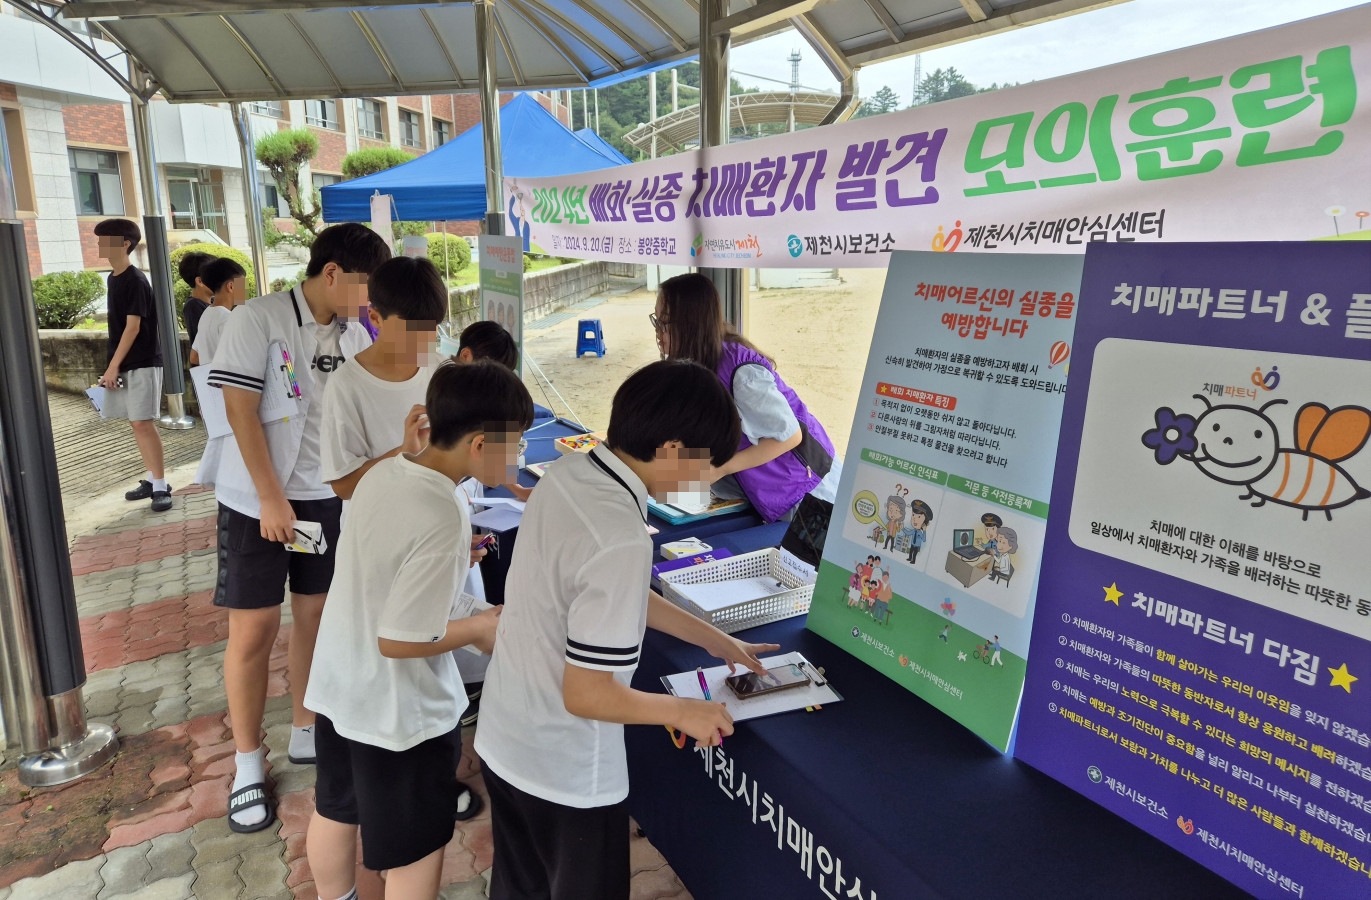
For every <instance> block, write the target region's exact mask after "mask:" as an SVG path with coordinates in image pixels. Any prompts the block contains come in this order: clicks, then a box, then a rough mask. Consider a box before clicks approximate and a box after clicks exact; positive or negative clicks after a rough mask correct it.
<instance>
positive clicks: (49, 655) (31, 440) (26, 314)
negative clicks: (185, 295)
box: [0, 157, 119, 786]
mask: <svg viewBox="0 0 1371 900" xmlns="http://www.w3.org/2000/svg"><path fill="white" fill-rule="evenodd" d="M7 159H8V157H6V160H7ZM9 178H10V174H9V171H8V168H7V167H5V166H0V181H9ZM42 360H43V357H42V353H41V351H40V350H39V347H38V318H37V312H36V310H35V308H34V305H33V292H32V285H31V284H30V282H29V278H28V250H27V247H26V245H25V240H24V228H23V226H22V225H20V224H19V223H18V222H12V221H10V222H0V682H3V686H2V687H0V703H2V704H3V712H4V716H5V733H6V739H7V740H8V741H10V742H17V743H18V744H19V746H20V749H21V751H22V753H23V758H22V759H21V760H20V763H19V780H20V781H21V782H22V783H24V784H26V785H29V786H46V785H54V784H62V783H64V782H67V781H71V780H73V779H75V778H79V777H81V776H82V775H85V774H87V773H89V772H93V771H94V770H96V769H98V768H99V767H100V766H102V765H104V764H105V763H106V762H107V761H108V760H109V759H111V758H112V757H113V756H114V754H115V752H116V751H117V750H118V749H119V742H118V740H117V739H116V738H115V736H114V729H112V728H110V727H109V726H108V725H100V724H91V725H89V726H87V724H86V720H85V711H84V705H83V703H82V700H81V685H82V684H84V683H85V680H86V667H85V660H84V657H83V655H82V652H81V629H80V625H79V624H78V622H77V617H76V590H75V588H74V586H73V584H72V578H71V560H70V557H69V556H68V554H67V529H66V523H65V521H64V520H63V518H62V491H61V488H60V487H59V486H58V480H57V457H56V454H55V453H54V452H53V443H52V420H51V419H50V418H49V416H48V405H47V388H46V386H45V383H44V379H43V361H42Z"/></svg>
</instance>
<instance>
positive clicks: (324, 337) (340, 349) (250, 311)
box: [209, 285, 371, 519]
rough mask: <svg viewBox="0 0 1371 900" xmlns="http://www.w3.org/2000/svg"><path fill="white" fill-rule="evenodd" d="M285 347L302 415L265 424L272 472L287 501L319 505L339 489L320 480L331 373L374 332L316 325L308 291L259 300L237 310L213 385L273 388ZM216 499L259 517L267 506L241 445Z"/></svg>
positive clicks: (223, 471)
mask: <svg viewBox="0 0 1371 900" xmlns="http://www.w3.org/2000/svg"><path fill="white" fill-rule="evenodd" d="M276 342H284V343H285V345H286V348H287V349H288V350H289V351H290V355H291V359H292V360H293V362H294V367H295V377H296V381H297V383H298V384H299V386H300V400H299V403H298V410H299V412H298V414H297V415H293V416H290V417H288V418H285V419H280V420H278V421H275V422H268V423H266V424H264V425H263V426H262V431H263V432H264V433H265V434H266V439H267V452H268V454H269V455H270V457H271V465H272V469H273V470H275V472H276V477H277V479H278V480H279V481H280V483H281V487H282V488H284V489H285V494H286V499H288V500H320V499H327V498H329V497H332V496H333V491H332V490H330V489H329V487H328V486H327V485H325V484H324V483H323V482H322V481H320V480H319V420H320V419H321V418H322V417H323V393H324V384H325V382H326V380H327V376H328V374H329V373H331V372H332V371H333V370H334V369H336V368H337V367H338V366H340V365H342V363H343V362H344V361H346V360H348V359H351V358H352V357H353V356H356V355H357V354H358V353H360V352H361V351H363V350H365V349H366V348H367V347H368V346H370V344H371V335H369V334H367V330H366V329H365V328H363V327H362V326H361V325H358V324H356V323H351V324H350V323H348V322H346V321H344V320H342V319H335V320H334V321H333V322H330V323H329V324H327V325H320V324H319V323H318V322H316V321H314V314H313V313H311V312H310V309H309V304H308V303H306V302H305V293H304V290H303V289H302V288H301V287H300V286H299V285H296V286H295V287H294V288H291V289H290V290H289V291H281V292H280V293H276V294H267V295H266V296H264V297H256V298H254V299H252V300H249V301H248V302H247V303H245V304H243V305H242V306H240V307H235V309H234V313H233V315H231V316H229V317H228V324H227V325H226V326H225V327H224V333H223V336H222V337H221V338H220V339H219V347H218V348H217V349H216V350H215V352H214V362H213V364H212V366H211V368H210V372H209V384H210V386H211V387H217V388H224V387H235V388H241V389H243V390H246V391H252V392H254V393H257V394H260V393H261V392H262V389H263V388H264V387H265V385H266V375H267V365H268V354H269V352H270V349H271V345H272V344H273V343H276ZM214 494H215V499H217V500H218V501H219V502H220V503H222V504H224V505H225V506H227V507H229V508H230V509H233V510H235V511H237V512H240V513H242V514H243V515H245V516H251V517H252V518H254V519H256V518H259V517H260V516H261V515H262V501H261V498H259V497H258V496H257V488H256V486H255V485H254V484H253V482H252V476H251V475H250V474H249V473H248V468H247V465H246V464H245V463H244V462H243V455H242V453H241V452H239V449H238V441H237V440H232V441H225V442H224V455H223V459H222V460H221V461H220V463H219V472H218V477H217V480H216V482H215V485H214Z"/></svg>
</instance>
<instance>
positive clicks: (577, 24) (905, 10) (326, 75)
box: [20, 0, 1124, 102]
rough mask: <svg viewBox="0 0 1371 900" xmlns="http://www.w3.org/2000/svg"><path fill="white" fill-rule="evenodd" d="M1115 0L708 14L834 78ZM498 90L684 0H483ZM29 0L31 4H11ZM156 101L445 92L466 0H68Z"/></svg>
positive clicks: (612, 39) (619, 74) (622, 43)
mask: <svg viewBox="0 0 1371 900" xmlns="http://www.w3.org/2000/svg"><path fill="white" fill-rule="evenodd" d="M1119 2H1124V0H760V2H754V0H732V4H731V7H730V15H728V16H727V17H726V18H724V19H720V20H718V21H716V22H715V23H714V25H713V26H712V29H711V30H712V31H713V33H715V34H722V33H724V32H728V33H731V34H732V35H733V39H734V40H735V41H739V42H741V41H747V40H752V39H756V38H758V37H762V36H765V35H767V34H771V33H774V32H776V31H780V30H783V29H785V28H787V27H790V26H794V27H795V28H796V29H797V30H798V31H799V32H800V33H801V34H802V35H803V36H804V37H805V38H806V39H807V40H808V41H809V43H810V44H811V45H813V46H814V47H815V49H816V50H817V51H818V52H819V54H820V55H821V56H822V57H823V58H824V60H825V62H826V63H827V64H828V66H829V68H830V69H831V70H832V71H833V73H834V75H835V76H836V77H838V78H842V77H844V76H846V75H847V74H849V73H850V72H851V70H852V69H853V68H855V67H858V66H861V65H866V64H870V63H873V62H877V61H880V60H883V59H889V58H893V57H896V56H902V55H906V54H909V53H915V52H918V51H920V50H926V49H929V48H931V47H937V46H942V45H945V44H950V43H956V42H959V41H964V40H969V39H972V38H975V37H980V36H983V35H986V34H991V33H994V32H996V31H1001V30H1005V29H1010V28H1017V27H1022V26H1025V25H1031V24H1033V23H1035V22H1041V21H1045V20H1048V19H1054V18H1059V17H1061V16H1066V15H1071V14H1073V13H1077V12H1083V11H1085V10H1089V9H1096V8H1100V7H1104V6H1110V5H1113V4H1115V3H1119ZM491 3H492V7H493V10H494V13H495V26H496V34H497V36H498V48H497V52H496V59H497V62H496V70H497V75H498V80H499V87H500V89H501V90H519V89H540V88H542V89H551V88H583V87H594V86H599V85H604V84H611V83H613V82H615V81H619V80H622V79H624V78H628V77H632V76H634V75H637V74H640V73H642V72H646V71H649V70H652V69H655V68H660V67H665V66H668V65H671V64H672V63H675V62H677V61H680V60H684V59H689V58H691V57H693V56H695V55H697V53H698V48H699V36H700V35H699V33H700V22H699V18H700V17H699V12H698V5H697V0H491ZM20 5H21V6H29V5H33V6H37V5H39V4H38V3H36V2H34V3H23V2H21V3H20ZM41 5H42V6H43V7H45V8H46V9H49V10H51V9H53V8H54V7H55V8H57V9H58V10H60V14H61V15H62V16H63V17H65V18H67V19H69V20H74V19H88V20H94V21H97V22H98V23H99V25H100V27H101V28H102V29H103V30H104V31H105V32H106V33H107V34H108V35H109V36H110V37H111V38H112V39H113V40H114V41H115V42H116V43H118V44H119V45H120V46H121V47H122V48H124V49H125V50H126V51H128V52H129V53H130V54H131V55H132V56H133V57H134V58H136V59H137V60H138V61H139V63H140V64H141V65H143V66H144V67H145V68H146V69H147V70H148V71H149V72H150V73H151V75H152V77H153V79H154V80H155V86H156V87H157V88H158V89H160V91H161V92H162V93H163V94H164V95H165V96H166V97H167V98H168V99H170V100H173V101H182V102H191V101H198V102H217V101H232V100H240V101H241V100H272V99H286V98H311V97H351V96H370V95H393V94H426V93H448V92H452V91H467V90H474V89H475V88H476V87H477V81H478V72H477V54H476V29H475V22H474V19H475V14H474V9H473V2H472V0H434V2H416V0H370V2H365V3H357V2H346V0H68V2H65V3H56V4H54V3H43V4H41Z"/></svg>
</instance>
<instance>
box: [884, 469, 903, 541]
mask: <svg viewBox="0 0 1371 900" xmlns="http://www.w3.org/2000/svg"><path fill="white" fill-rule="evenodd" d="M900 490H901V488H900V486H899V485H896V486H895V493H893V494H891V495H890V496H889V497H887V498H885V544H884V545H883V546H882V547H881V549H882V550H894V549H895V541H896V540H897V539H898V538H899V536H900V532H901V531H902V530H904V514H905V505H904V497H902V496H900Z"/></svg>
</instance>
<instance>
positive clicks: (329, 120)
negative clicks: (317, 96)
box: [305, 100, 338, 130]
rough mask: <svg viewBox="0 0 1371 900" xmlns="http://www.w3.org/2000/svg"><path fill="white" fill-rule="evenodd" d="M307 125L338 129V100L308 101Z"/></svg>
mask: <svg viewBox="0 0 1371 900" xmlns="http://www.w3.org/2000/svg"><path fill="white" fill-rule="evenodd" d="M305 124H306V125H314V126H316V127H318V128H332V129H334V130H337V128H338V101H337V100H306V101H305Z"/></svg>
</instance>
